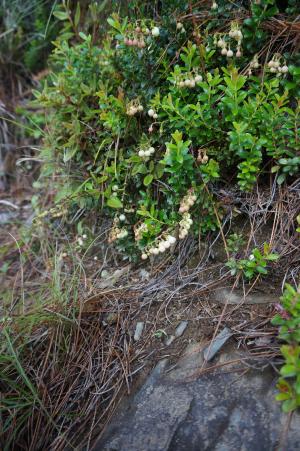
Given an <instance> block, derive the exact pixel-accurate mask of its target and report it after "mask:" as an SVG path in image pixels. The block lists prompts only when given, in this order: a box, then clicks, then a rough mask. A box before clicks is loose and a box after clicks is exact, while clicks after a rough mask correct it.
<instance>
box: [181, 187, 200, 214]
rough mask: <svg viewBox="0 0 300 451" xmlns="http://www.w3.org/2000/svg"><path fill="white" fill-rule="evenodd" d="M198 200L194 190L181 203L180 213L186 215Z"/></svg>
mask: <svg viewBox="0 0 300 451" xmlns="http://www.w3.org/2000/svg"><path fill="white" fill-rule="evenodd" d="M196 200H197V196H196V194H194V191H193V189H190V190H189V191H188V194H187V195H186V196H184V198H183V199H182V201H181V202H180V207H179V213H186V212H188V211H189V209H190V208H191V207H192V206H193V205H194V203H195V202H196Z"/></svg>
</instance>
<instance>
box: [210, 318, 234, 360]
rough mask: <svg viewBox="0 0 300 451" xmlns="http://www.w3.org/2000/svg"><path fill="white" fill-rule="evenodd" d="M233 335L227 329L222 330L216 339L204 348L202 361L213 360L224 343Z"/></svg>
mask: <svg viewBox="0 0 300 451" xmlns="http://www.w3.org/2000/svg"><path fill="white" fill-rule="evenodd" d="M232 335H233V333H232V332H231V330H230V329H228V327H224V329H223V330H222V331H221V332H220V333H219V334H218V335H217V336H216V338H215V339H214V340H213V341H212V342H211V343H210V344H209V345H208V346H207V347H206V348H205V350H204V352H203V356H204V359H205V360H206V361H207V362H209V361H210V360H212V359H213V358H214V356H215V355H216V354H217V352H218V351H219V350H220V349H221V348H222V347H223V346H224V344H225V343H226V341H227V340H228V339H229V338H230V337H232Z"/></svg>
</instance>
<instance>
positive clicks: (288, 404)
mask: <svg viewBox="0 0 300 451" xmlns="http://www.w3.org/2000/svg"><path fill="white" fill-rule="evenodd" d="M296 408H297V403H296V400H295V399H287V400H286V401H284V402H283V404H282V410H283V411H284V412H285V413H288V412H292V410H295V409H296Z"/></svg>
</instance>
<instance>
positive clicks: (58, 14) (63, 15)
mask: <svg viewBox="0 0 300 451" xmlns="http://www.w3.org/2000/svg"><path fill="white" fill-rule="evenodd" d="M53 16H54V17H56V18H57V19H58V20H68V19H69V15H68V13H67V12H66V11H54V12H53Z"/></svg>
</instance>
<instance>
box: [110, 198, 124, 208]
mask: <svg viewBox="0 0 300 451" xmlns="http://www.w3.org/2000/svg"><path fill="white" fill-rule="evenodd" d="M107 205H108V207H111V208H122V207H123V204H122V202H121V201H120V199H119V198H118V197H114V196H113V197H110V198H109V199H108V200H107Z"/></svg>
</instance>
